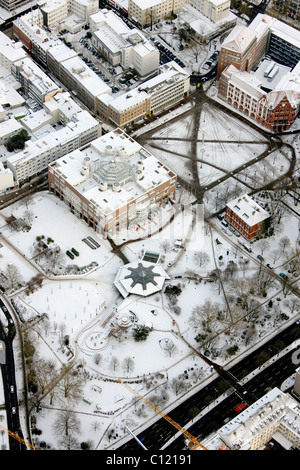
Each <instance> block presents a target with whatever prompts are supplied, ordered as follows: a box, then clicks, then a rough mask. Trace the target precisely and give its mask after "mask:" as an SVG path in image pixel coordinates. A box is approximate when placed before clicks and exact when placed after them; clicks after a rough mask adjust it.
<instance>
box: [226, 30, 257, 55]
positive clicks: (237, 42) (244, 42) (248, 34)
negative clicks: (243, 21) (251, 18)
mask: <svg viewBox="0 0 300 470" xmlns="http://www.w3.org/2000/svg"><path fill="white" fill-rule="evenodd" d="M256 35H257V33H256V31H253V30H252V29H250V28H247V26H239V25H238V26H235V28H233V30H232V31H231V33H230V34H229V35H228V36H227V38H226V39H225V41H224V42H223V43H222V47H225V48H226V49H230V50H232V51H235V52H239V53H243V52H244V51H245V50H246V49H247V47H248V46H249V44H251V42H252V41H253V40H254V39H255V37H256Z"/></svg>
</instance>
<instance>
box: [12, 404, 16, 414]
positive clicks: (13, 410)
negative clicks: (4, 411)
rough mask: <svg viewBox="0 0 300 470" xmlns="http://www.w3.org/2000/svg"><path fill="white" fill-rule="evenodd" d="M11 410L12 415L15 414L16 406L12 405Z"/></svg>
mask: <svg viewBox="0 0 300 470" xmlns="http://www.w3.org/2000/svg"><path fill="white" fill-rule="evenodd" d="M11 412H12V414H13V415H15V414H16V408H15V407H14V406H13V407H12V409H11Z"/></svg>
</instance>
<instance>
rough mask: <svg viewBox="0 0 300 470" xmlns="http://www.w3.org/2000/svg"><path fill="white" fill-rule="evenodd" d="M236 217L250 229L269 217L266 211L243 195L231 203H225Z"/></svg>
mask: <svg viewBox="0 0 300 470" xmlns="http://www.w3.org/2000/svg"><path fill="white" fill-rule="evenodd" d="M227 207H229V209H231V210H232V211H233V212H234V213H235V214H237V215H238V217H239V218H240V219H241V220H243V221H244V222H246V223H247V225H249V226H250V227H252V226H253V225H256V224H258V223H260V222H262V221H263V220H265V219H267V218H268V217H270V215H269V214H268V212H267V211H265V210H264V209H263V208H262V207H260V206H259V205H258V204H257V203H256V202H255V201H254V200H253V199H252V198H251V197H250V196H248V195H247V194H244V196H240V197H238V198H236V199H234V200H233V201H231V202H229V203H227Z"/></svg>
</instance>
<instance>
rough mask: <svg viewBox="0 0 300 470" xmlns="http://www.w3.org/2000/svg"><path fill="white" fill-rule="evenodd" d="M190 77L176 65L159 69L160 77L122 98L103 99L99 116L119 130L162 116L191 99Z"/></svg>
mask: <svg viewBox="0 0 300 470" xmlns="http://www.w3.org/2000/svg"><path fill="white" fill-rule="evenodd" d="M189 88H190V77H189V74H188V73H187V72H185V70H184V69H182V68H181V67H180V66H179V65H178V64H177V63H176V62H174V61H172V62H168V63H167V64H164V65H161V66H160V67H159V73H158V75H157V76H155V77H153V78H151V79H150V80H147V81H146V82H144V83H142V84H141V85H139V86H137V87H136V88H133V89H131V90H130V91H129V92H126V93H124V94H123V95H120V96H117V97H114V96H113V95H112V96H107V95H101V96H99V98H98V102H99V106H98V113H99V115H100V116H101V117H102V118H103V119H105V120H107V121H109V122H111V123H112V124H114V125H116V126H118V127H121V128H123V127H125V126H127V125H130V124H133V123H134V122H137V121H138V120H140V119H141V118H143V117H144V116H146V115H147V114H151V113H152V114H155V113H159V112H160V111H161V110H162V109H166V108H168V107H170V106H171V105H173V104H175V103H179V102H180V101H182V100H183V99H184V98H185V97H187V96H188V95H189Z"/></svg>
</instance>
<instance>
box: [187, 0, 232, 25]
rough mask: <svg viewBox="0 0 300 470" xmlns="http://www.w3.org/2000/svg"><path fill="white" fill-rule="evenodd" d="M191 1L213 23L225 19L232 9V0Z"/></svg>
mask: <svg viewBox="0 0 300 470" xmlns="http://www.w3.org/2000/svg"><path fill="white" fill-rule="evenodd" d="M189 3H190V5H191V6H192V7H193V8H195V9H196V10H197V11H199V12H200V13H201V14H202V15H204V16H206V17H207V18H209V19H210V20H211V21H212V22H213V23H217V22H218V21H222V20H224V19H225V18H226V17H227V16H228V14H229V11H230V0H189Z"/></svg>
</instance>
